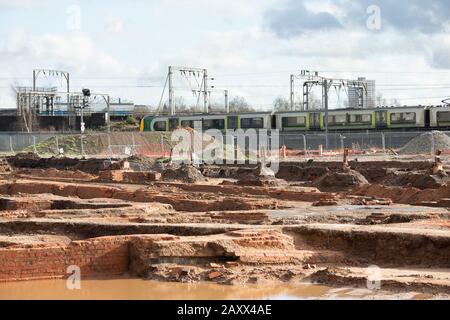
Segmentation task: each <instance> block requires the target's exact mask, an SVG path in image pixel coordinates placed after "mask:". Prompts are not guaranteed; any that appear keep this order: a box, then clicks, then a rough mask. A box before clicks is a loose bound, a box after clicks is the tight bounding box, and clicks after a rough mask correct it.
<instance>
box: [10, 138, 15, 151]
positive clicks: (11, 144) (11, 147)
mask: <svg viewBox="0 0 450 320" xmlns="http://www.w3.org/2000/svg"><path fill="white" fill-rule="evenodd" d="M9 148H10V149H11V152H12V153H14V149H13V143H12V136H11V135H10V136H9Z"/></svg>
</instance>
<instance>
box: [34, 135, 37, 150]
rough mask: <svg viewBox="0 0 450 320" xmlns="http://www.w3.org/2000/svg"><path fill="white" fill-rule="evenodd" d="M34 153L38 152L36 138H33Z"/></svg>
mask: <svg viewBox="0 0 450 320" xmlns="http://www.w3.org/2000/svg"><path fill="white" fill-rule="evenodd" d="M33 152H34V153H37V150H36V136H33Z"/></svg>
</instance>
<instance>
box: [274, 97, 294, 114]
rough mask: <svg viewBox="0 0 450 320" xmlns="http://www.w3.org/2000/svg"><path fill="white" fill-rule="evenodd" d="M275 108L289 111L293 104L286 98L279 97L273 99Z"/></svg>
mask: <svg viewBox="0 0 450 320" xmlns="http://www.w3.org/2000/svg"><path fill="white" fill-rule="evenodd" d="M273 109H274V110H275V111H289V110H290V109H291V105H290V103H289V101H288V100H287V99H286V98H283V97H277V98H276V99H275V100H274V101H273Z"/></svg>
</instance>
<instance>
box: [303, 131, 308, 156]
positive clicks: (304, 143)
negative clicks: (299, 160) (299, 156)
mask: <svg viewBox="0 0 450 320" xmlns="http://www.w3.org/2000/svg"><path fill="white" fill-rule="evenodd" d="M303 149H304V150H305V157H306V156H307V154H308V146H307V145H306V134H303Z"/></svg>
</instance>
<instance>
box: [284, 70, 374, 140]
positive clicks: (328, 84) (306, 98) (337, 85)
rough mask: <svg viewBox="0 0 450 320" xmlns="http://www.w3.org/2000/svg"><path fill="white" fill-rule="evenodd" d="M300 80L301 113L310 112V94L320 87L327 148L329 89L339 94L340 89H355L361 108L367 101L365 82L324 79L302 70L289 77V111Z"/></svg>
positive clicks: (292, 107)
mask: <svg viewBox="0 0 450 320" xmlns="http://www.w3.org/2000/svg"><path fill="white" fill-rule="evenodd" d="M296 79H301V80H302V81H303V103H302V108H301V109H302V111H310V110H311V106H310V94H311V91H312V88H313V87H314V86H320V87H322V110H325V119H324V120H325V121H324V126H325V148H328V120H329V119H328V110H329V93H330V89H331V88H334V89H335V90H336V92H337V93H338V94H339V92H340V91H341V89H344V90H346V91H347V95H348V88H349V87H354V88H356V92H357V94H358V107H359V108H363V106H364V100H365V99H367V82H365V81H360V80H347V79H336V78H325V77H322V76H319V72H317V71H309V70H302V71H301V72H300V75H291V77H290V80H291V81H290V82H291V85H290V87H291V92H290V103H291V110H295V80H296Z"/></svg>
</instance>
